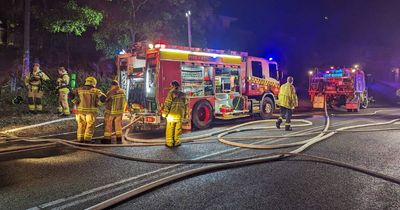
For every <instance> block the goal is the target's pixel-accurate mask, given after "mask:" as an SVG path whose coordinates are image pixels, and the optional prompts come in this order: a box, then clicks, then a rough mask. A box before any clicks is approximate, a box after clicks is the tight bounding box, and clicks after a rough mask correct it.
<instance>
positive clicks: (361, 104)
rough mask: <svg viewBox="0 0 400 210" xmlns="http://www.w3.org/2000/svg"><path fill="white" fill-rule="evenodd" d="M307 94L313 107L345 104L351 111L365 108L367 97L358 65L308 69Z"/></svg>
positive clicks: (367, 101) (362, 73)
mask: <svg viewBox="0 0 400 210" xmlns="http://www.w3.org/2000/svg"><path fill="white" fill-rule="evenodd" d="M309 74H310V82H309V90H308V92H309V95H310V97H311V103H312V104H313V107H314V108H323V107H324V102H325V98H326V103H327V105H328V106H330V107H340V106H345V108H346V109H347V110H348V111H349V112H351V111H355V112H358V111H360V108H363V109H365V108H367V107H368V103H369V99H368V91H367V87H366V84H365V74H364V71H363V70H361V69H360V68H359V67H358V66H356V67H355V68H341V69H335V68H333V67H331V69H329V70H325V71H318V72H313V71H310V72H309Z"/></svg>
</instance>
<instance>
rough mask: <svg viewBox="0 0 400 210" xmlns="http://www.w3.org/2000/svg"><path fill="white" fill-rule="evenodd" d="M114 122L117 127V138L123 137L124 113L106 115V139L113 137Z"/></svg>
mask: <svg viewBox="0 0 400 210" xmlns="http://www.w3.org/2000/svg"><path fill="white" fill-rule="evenodd" d="M113 123H114V127H115V134H116V136H117V138H120V137H122V114H120V115H109V114H106V115H105V116H104V139H111V134H112V131H113Z"/></svg>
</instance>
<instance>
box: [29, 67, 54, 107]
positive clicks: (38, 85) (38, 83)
mask: <svg viewBox="0 0 400 210" xmlns="http://www.w3.org/2000/svg"><path fill="white" fill-rule="evenodd" d="M39 67H40V65H39V63H34V64H33V69H32V71H31V72H30V73H29V74H28V75H26V77H25V81H24V82H25V86H26V88H27V89H28V108H29V112H31V113H33V114H36V113H37V112H42V111H43V106H42V98H43V81H47V80H50V78H49V77H48V76H47V75H46V74H45V73H44V72H42V71H41V70H40V69H39Z"/></svg>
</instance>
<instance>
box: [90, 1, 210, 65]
mask: <svg viewBox="0 0 400 210" xmlns="http://www.w3.org/2000/svg"><path fill="white" fill-rule="evenodd" d="M209 2H212V1H195V0H151V1H150V0H113V1H107V2H105V3H104V4H102V5H101V6H99V5H97V7H99V9H101V10H103V11H104V12H103V13H104V14H105V16H104V22H103V23H102V25H101V26H100V27H99V30H97V31H96V32H95V33H94V35H93V39H94V41H95V43H96V49H98V50H101V51H102V52H103V53H104V54H105V55H106V56H107V57H109V58H111V57H113V56H115V54H116V52H119V51H120V50H121V49H129V48H130V46H132V44H133V43H135V42H139V41H143V40H150V41H158V40H167V41H168V43H170V44H186V43H187V31H186V30H187V22H186V17H185V13H186V11H188V10H191V11H192V14H193V16H192V31H193V32H192V33H193V37H194V39H193V41H194V43H193V45H197V46H199V45H202V46H204V45H205V44H206V41H205V36H204V35H205V28H206V25H207V23H206V22H207V19H208V18H209V17H210V16H211V15H212V14H213V6H212V5H211V4H210V3H209Z"/></svg>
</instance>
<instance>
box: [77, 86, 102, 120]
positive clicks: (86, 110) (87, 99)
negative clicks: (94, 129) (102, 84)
mask: <svg viewBox="0 0 400 210" xmlns="http://www.w3.org/2000/svg"><path fill="white" fill-rule="evenodd" d="M74 96H75V98H74V99H73V100H72V102H73V103H75V104H78V107H77V113H78V114H96V113H97V110H98V107H99V106H100V105H102V103H104V102H105V100H106V95H105V94H104V93H103V92H101V90H99V89H97V88H94V87H92V86H88V85H85V86H82V87H79V88H77V89H75V91H74Z"/></svg>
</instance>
